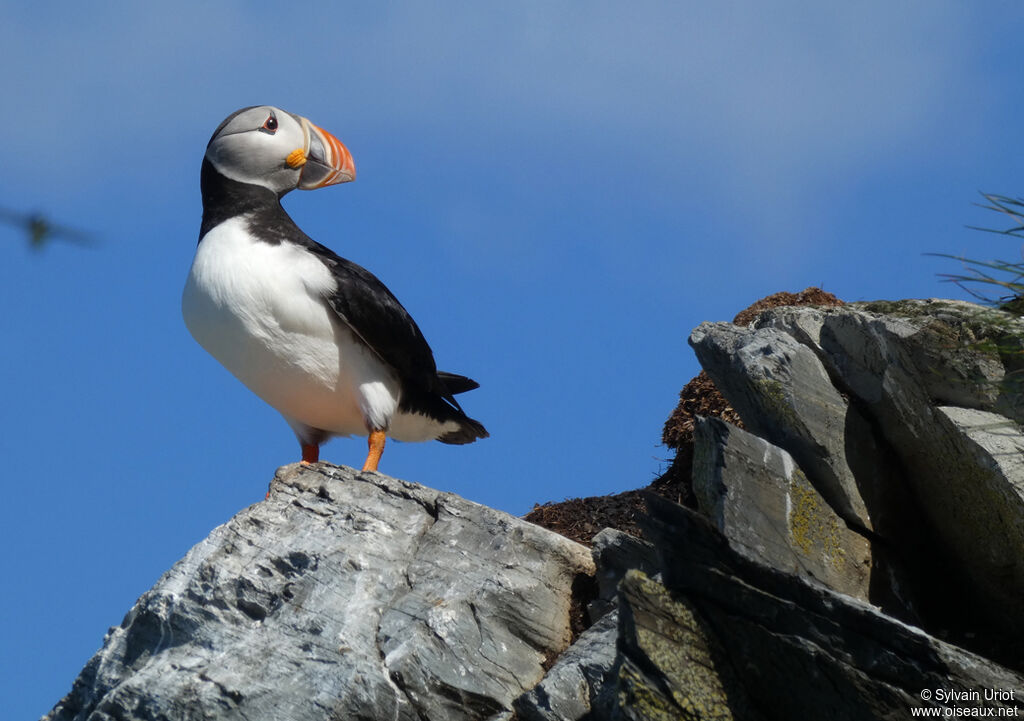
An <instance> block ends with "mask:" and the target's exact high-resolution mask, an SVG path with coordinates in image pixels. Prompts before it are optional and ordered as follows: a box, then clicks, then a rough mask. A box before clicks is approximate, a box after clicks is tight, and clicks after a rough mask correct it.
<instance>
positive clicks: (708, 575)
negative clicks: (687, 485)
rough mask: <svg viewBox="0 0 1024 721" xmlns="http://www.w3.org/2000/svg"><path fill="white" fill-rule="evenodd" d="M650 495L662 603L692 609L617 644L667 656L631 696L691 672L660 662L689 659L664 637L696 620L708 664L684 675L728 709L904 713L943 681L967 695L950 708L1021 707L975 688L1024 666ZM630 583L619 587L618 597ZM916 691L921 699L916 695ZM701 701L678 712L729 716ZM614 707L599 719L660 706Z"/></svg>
mask: <svg viewBox="0 0 1024 721" xmlns="http://www.w3.org/2000/svg"><path fill="white" fill-rule="evenodd" d="M649 506H650V508H651V510H652V514H653V517H652V518H651V520H650V521H649V526H648V533H649V535H650V537H651V538H652V540H653V542H654V545H655V547H656V548H658V549H659V553H660V554H661V557H662V562H663V569H664V570H663V575H664V579H665V580H664V585H665V586H666V588H667V593H668V596H667V598H668V601H667V602H663V603H662V604H661V606H662V607H666V606H667V605H668V604H680V605H682V606H683V607H685V608H686V609H687V613H689V614H690V615H691V616H692V618H693V620H692V621H691V620H684V621H683V622H682V623H681V624H680V628H678V629H675V630H672V629H671V628H665V629H663V631H662V632H661V633H660V634H655V635H654V636H652V639H653V641H654V642H655V647H654V649H653V650H645V651H644V652H643V654H642V655H640V654H638V652H637V650H635V649H632V648H631V647H630V646H629V645H628V644H627V645H625V646H624V650H623V654H624V656H626V657H627V658H630V659H632V660H633V662H634V663H635V664H636V665H638V666H640V667H641V668H647V669H650V666H649V665H647V666H645V662H644V660H643V658H644V657H646V658H648V659H650V658H661V659H666V660H662V661H661V662H660V663H656V666H657V668H658V669H660V670H661V671H662V675H664V676H671V677H672V678H673V679H674V680H673V681H672V682H671V683H670V682H669V680H668V679H666V678H661V679H657V678H656V679H655V681H654V682H653V683H651V684H648V685H646V686H643V687H642V689H641V691H640V692H638V694H636V695H637V696H639V697H643V696H647V695H657V694H660V695H661V697H664V695H665V694H664V689H666V688H673V687H674V685H675V684H677V683H678V681H679V679H680V678H686V677H687V676H686V674H687V673H689V674H693V673H694V669H689V670H685V667H684V670H683V671H682V672H680V671H678V670H677V671H672V670H671V667H672V666H675V667H677V668H678V667H679V666H681V665H682V664H681V658H690V657H689V656H687V655H686V654H685V653H684V654H680V653H678V652H676V651H673V649H675V648H677V647H678V643H677V641H676V638H675V637H678V636H679V634H691V633H692V628H693V627H694V625H696V626H697V627H698V628H699V629H700V630H701V631H702V634H703V637H702V639H701V641H700V644H702V645H703V647H705V648H707V649H709V650H710V651H709V658H710V659H711V663H710V664H709V663H708V662H707V661H706V660H705V661H696V659H695V658H694V659H693V663H694V665H696V666H698V667H699V668H698V669H697V670H698V671H699V672H700V673H707V672H708V670H709V669H713V670H714V671H715V672H716V673H715V678H710V679H703V680H696V681H694V682H693V684H694V685H695V686H698V687H701V688H704V689H705V690H706V691H709V692H711V693H712V696H711V697H712V698H718V699H720V698H721V695H722V693H724V696H725V697H726V701H725V705H727V706H728V708H729V711H730V712H731V713H732V714H733V716H732V717H734V718H736V719H756V718H761V717H762V716H763V717H764V718H766V719H778V720H779V721H790V720H791V719H826V718H827V719H837V720H843V719H849V720H850V721H855V720H856V721H861V720H864V719H894V720H895V719H906V718H909V717H910V715H911V709H913V708H915V707H929V708H937V709H939V712H940V713H941V712H944V709H943V708H942V706H941V705H940V704H939V703H938V701H941V700H942V699H943V698H944V696H943V695H942V694H943V693H945V694H951V693H953V692H955V693H958V694H961V697H960V698H962V699H966V700H965V701H963V702H961V703H958V704H957V705H959V706H960V707H961V709H960V710H961V711H970V710H971V709H972V708H977V709H983V708H984V709H995V710H996V711H998V710H999V709H1005V711H1004V712H1003V713H1004V714H1005V713H1008V714H1009V715H1011V716H1012V715H1017V714H1019V713H1020V710H1021V709H1024V700H1022V699H1020V698H1011V697H1009V694H1007V695H1004V696H1003V697H1002V698H996V699H984V698H982V696H981V694H982V692H984V691H985V690H986V689H988V690H997V689H1001V690H1005V691H1007V692H1009V691H1012V690H1018V694H1017V695H1019V689H1022V688H1024V676H1022V675H1020V674H1017V673H1014V672H1013V671H1010V670H1008V669H1006V668H1003V667H1001V666H999V665H998V664H995V663H993V662H991V661H988V660H986V659H984V658H982V657H980V656H977V655H975V654H973V653H971V652H969V651H965V650H964V649H962V648H958V647H956V646H953V645H950V644H948V643H945V642H944V641H941V640H939V639H937V638H935V637H933V636H930V635H928V634H926V633H925V632H923V631H922V630H920V629H917V628H914V627H912V626H909V625H907V624H903V623H900V622H899V621H896V620H894V619H892V618H889V617H887V616H885V615H884V614H882V613H880V612H879V611H878V610H877V609H875V608H874V607H872V606H870V605H868V604H865V603H863V602H860V601H858V600H856V599H853V598H851V597H849V596H846V595H843V594H839V593H836V592H834V591H831V590H829V589H827V588H825V587H824V586H822V585H820V584H813V585H812V584H809V583H807V582H806V581H805V580H803V579H802V578H801V577H799V576H796V575H793V574H787V573H783V572H781V571H779V570H776V569H774V568H771V567H769V566H766V565H763V564H761V563H759V562H757V561H755V560H753V559H750V558H748V557H745V556H742V555H740V554H738V553H736V552H735V551H734V550H732V549H731V548H730V547H729V544H728V543H727V542H726V540H725V539H724V538H723V537H722V536H721V535H720V534H719V533H718V532H717V531H716V530H715V529H714V528H713V527H712V526H711V525H710V524H709V523H708V522H707V521H706V520H704V519H703V518H701V517H700V516H698V515H696V514H695V513H693V512H692V511H689V510H688V509H685V508H683V507H682V506H678V505H676V504H673V503H670V502H668V501H665V500H663V499H661V498H656V497H652V498H650V499H649ZM631 592H632V591H630V590H629V589H627V588H624V590H623V594H624V596H625V595H628V594H629V593H631ZM658 593H659V592H657V591H655V592H654V593H653V595H655V596H656V595H658ZM648 595H651V593H648ZM671 607H673V608H675V607H677V606H671ZM677 615H678V614H677ZM684 615H685V614H684ZM673 635H674V636H673ZM726 660H727V662H726ZM647 675H648V676H650V673H648V674H647ZM923 690H928V692H929V693H930V694H932V698H931V699H924V698H923V694H922V691H923ZM974 694H977V700H974V699H975V696H974ZM619 696H620V705H622V702H621V696H622V694H621V692H620V694H619ZM945 698H951V697H950V696H946V697H945ZM625 705H626V706H627V708H628V707H629V705H630V704H629V703H626V704H625ZM751 706H753V707H754V709H753V710H751ZM709 708H712V710H711V711H708V712H701V713H699V714H691V715H690V716H685V718H695V719H711V718H723V717H724V718H729V716H723V715H722V711H721V708H722V704H721V703H718V704H715V705H714V706H713V707H709ZM616 713H617V711H615V710H614V709H613V710H611V711H610V712H609V713H608V716H607V718H659V717H664V716H659V715H643V716H637V715H633V716H630V715H628V714H629V711H628V710H627V711H624V712H623V715H621V716H616V715H615V714H616ZM975 715H980V714H977V713H975ZM676 718H684V716H683V715H682V714H679V715H677V716H676Z"/></svg>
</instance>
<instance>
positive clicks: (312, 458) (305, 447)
mask: <svg viewBox="0 0 1024 721" xmlns="http://www.w3.org/2000/svg"><path fill="white" fill-rule="evenodd" d="M319 460H320V446H317V445H309V444H306V443H303V444H302V460H301V461H299V462H300V463H301V464H302V465H304V466H308V465H309V464H310V463H316V462H317V461H319Z"/></svg>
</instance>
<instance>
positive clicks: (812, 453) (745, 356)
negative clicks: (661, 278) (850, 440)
mask: <svg viewBox="0 0 1024 721" xmlns="http://www.w3.org/2000/svg"><path fill="white" fill-rule="evenodd" d="M690 345H692V346H693V349H694V351H696V353H697V358H698V359H699V360H700V362H701V365H702V366H704V370H705V371H707V374H708V375H709V376H710V377H711V379H712V380H713V381H714V383H715V386H717V387H718V389H719V390H721V392H722V394H723V395H725V397H726V398H727V399H728V400H729V402H730V403H732V405H733V407H734V408H735V409H736V410H737V411H738V412H739V414H740V417H741V418H743V422H744V425H745V427H746V428H747V429H748V430H750V431H751V432H752V433H754V434H756V435H758V436H761V437H762V438H764V439H766V440H768V441H770V442H772V443H774V444H775V445H777V446H780V447H782V448H785V449H786V450H787V451H788V452H789V453H790V454H792V456H793V458H794V459H795V460H796V462H797V463H799V464H800V467H801V468H802V469H804V472H805V473H807V475H808V477H809V478H810V479H811V482H812V483H813V484H814V485H815V487H816V488H817V489H818V490H819V492H820V493H821V495H822V496H824V497H825V498H826V499H827V500H828V503H829V505H831V506H832V507H833V508H834V509H835V510H836V512H837V513H839V515H840V516H842V517H843V518H844V519H846V520H848V521H850V522H851V523H853V524H856V525H858V526H860V527H863V528H866V529H870V528H872V520H871V517H870V515H869V513H868V510H867V507H866V506H865V502H864V499H863V498H862V496H861V491H860V489H859V488H858V485H857V479H856V477H855V475H854V473H853V471H852V470H851V469H850V466H849V462H848V460H847V458H846V450H845V442H846V438H845V435H844V429H845V427H846V418H847V416H848V415H849V414H850V413H855V412H856V411H855V410H851V409H850V408H849V404H848V403H847V402H846V400H845V399H844V398H843V397H842V395H841V394H840V393H839V391H838V390H836V388H835V387H834V386H833V385H832V382H831V380H830V379H829V376H828V373H827V372H826V370H825V367H824V366H823V365H822V363H821V361H820V360H819V358H818V356H817V355H816V354H815V353H814V351H813V350H811V349H810V348H808V347H807V346H805V345H803V344H801V343H800V342H799V341H798V340H797V339H795V338H793V337H792V336H790V335H788V334H787V333H785V332H783V331H780V330H777V329H775V328H763V329H753V328H742V327H739V326H736V325H733V324H732V323H702V324H701V325H700V326H699V327H698V328H697V329H696V330H694V331H693V333H692V334H691V335H690Z"/></svg>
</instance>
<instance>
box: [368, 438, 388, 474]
mask: <svg viewBox="0 0 1024 721" xmlns="http://www.w3.org/2000/svg"><path fill="white" fill-rule="evenodd" d="M385 439H386V436H385V435H384V431H370V437H369V438H368V439H367V441H366V444H367V445H368V446H369V447H370V452H369V453H367V454H366V463H364V464H363V470H364V471H375V470H377V464H378V463H380V456H381V454H382V453H384V440H385Z"/></svg>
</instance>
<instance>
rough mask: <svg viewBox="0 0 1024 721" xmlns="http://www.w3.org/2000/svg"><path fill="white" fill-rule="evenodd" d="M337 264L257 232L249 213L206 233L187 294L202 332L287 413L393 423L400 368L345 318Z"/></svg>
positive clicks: (353, 427)
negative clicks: (337, 311)
mask: <svg viewBox="0 0 1024 721" xmlns="http://www.w3.org/2000/svg"><path fill="white" fill-rule="evenodd" d="M335 288H336V281H335V280H334V277H333V276H332V275H331V272H330V270H329V269H328V268H327V267H326V266H325V265H324V264H323V263H322V262H321V261H320V260H319V259H318V258H317V257H316V256H314V255H313V254H312V253H309V252H308V251H306V250H305V249H304V248H302V247H301V246H299V245H296V244H292V243H287V242H280V243H267V242H262V241H260V240H258V239H256V238H253V237H252V235H251V234H250V232H249V229H248V226H247V223H246V220H245V218H244V216H243V217H238V218H232V219H230V220H227V221H225V222H224V223H221V224H220V225H218V226H216V227H215V228H213V229H212V230H210V231H209V232H208V233H207V234H206V235H205V236H204V237H203V239H202V241H201V242H200V244H199V248H198V249H197V251H196V256H195V259H194V260H193V262H192V270H191V272H190V273H189V276H188V281H187V282H186V284H185V290H184V293H183V295H182V314H183V316H184V318H185V325H186V326H187V327H188V329H189V332H190V333H191V334H192V336H193V337H194V338H195V339H196V341H197V342H198V343H199V344H200V345H201V346H203V347H204V348H205V349H206V350H207V351H208V352H209V353H210V354H211V355H212V356H214V357H215V358H216V359H217V360H218V361H220V362H221V363H222V364H223V365H224V367H226V368H227V369H228V370H229V371H231V373H233V374H234V375H235V376H236V377H237V378H238V379H239V380H241V381H242V382H243V383H244V384H245V385H246V386H248V387H249V389H250V390H252V391H253V392H254V393H256V395H258V396H260V397H261V398H262V399H263V400H265V401H266V402H267V403H269V404H270V405H271V406H273V407H274V408H276V409H277V410H278V411H280V412H281V413H282V414H283V415H284V416H285V417H286V418H288V419H290V420H296V421H299V422H300V423H303V424H305V425H307V426H311V427H313V428H320V429H322V430H326V431H329V432H332V433H336V434H345V435H347V434H361V435H365V434H366V432H367V430H366V422H365V420H364V417H365V418H366V419H367V420H369V421H370V422H372V423H375V424H377V425H378V426H385V427H386V426H387V424H388V422H389V421H390V419H391V416H392V415H393V413H394V411H395V408H396V407H397V403H398V397H399V395H398V394H399V386H398V383H397V381H396V380H395V378H394V376H393V373H392V372H391V371H390V369H388V368H387V367H386V366H385V365H384V364H383V363H382V362H380V361H379V360H378V359H377V357H376V356H375V355H374V354H373V353H372V352H371V351H369V350H368V349H367V348H366V347H365V346H363V345H362V344H361V343H358V342H357V341H355V340H354V339H353V337H352V334H351V331H350V330H349V329H348V328H347V327H346V326H345V325H344V324H343V323H341V322H340V321H339V320H338V319H337V317H336V316H335V315H334V313H333V311H332V310H331V309H330V308H329V307H328V305H327V303H326V301H325V296H326V295H329V294H330V293H331V292H332V291H333V290H334V289H335Z"/></svg>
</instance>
